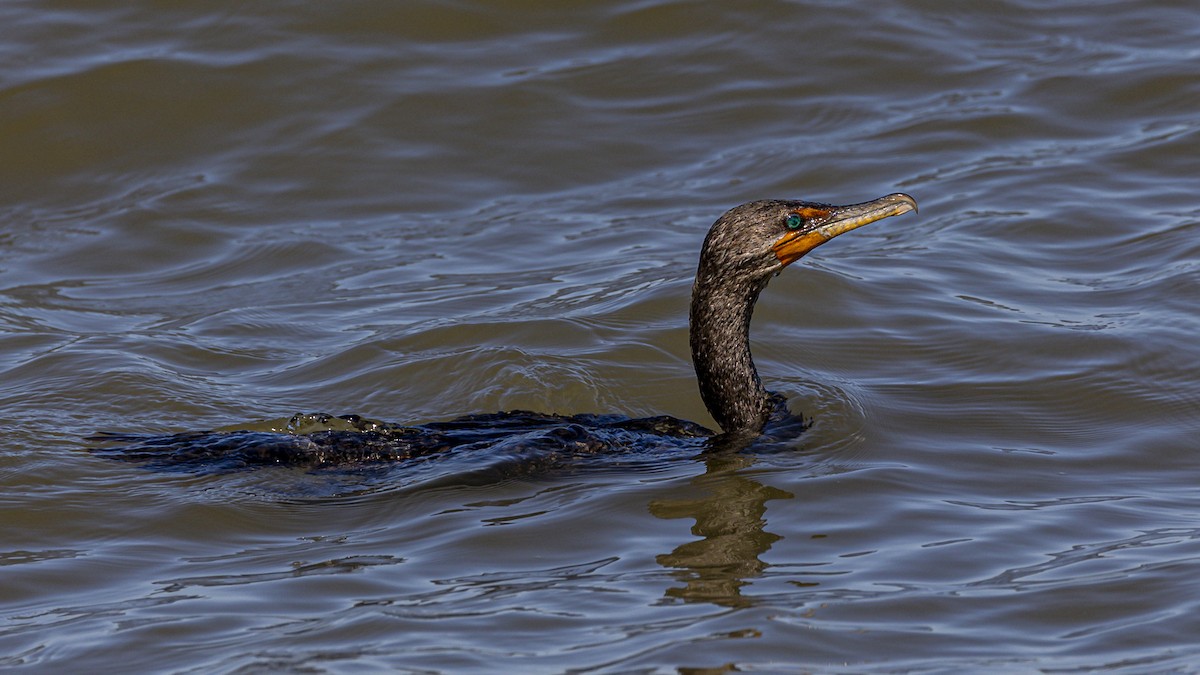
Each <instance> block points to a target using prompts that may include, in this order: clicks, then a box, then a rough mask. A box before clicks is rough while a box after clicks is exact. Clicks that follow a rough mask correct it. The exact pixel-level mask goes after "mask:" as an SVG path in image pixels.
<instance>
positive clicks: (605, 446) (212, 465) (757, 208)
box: [90, 193, 916, 469]
mask: <svg viewBox="0 0 1200 675" xmlns="http://www.w3.org/2000/svg"><path fill="white" fill-rule="evenodd" d="M914 209H916V202H915V201H914V200H913V198H912V197H909V196H908V195H905V194H899V193H897V194H892V195H888V196H886V197H881V198H880V199H876V200H873V201H870V202H864V203H862V204H852V205H848V206H834V205H830V204H821V203H816V202H804V201H793V200H764V201H756V202H749V203H747V204H742V205H741V206H737V207H734V208H733V209H730V210H729V211H727V212H726V213H725V214H724V215H722V216H721V217H720V218H719V219H718V220H717V221H716V223H714V224H713V226H712V228H711V229H710V230H709V232H708V235H707V236H706V237H705V239H704V245H703V247H702V248H701V251H700V261H699V265H698V267H697V270H696V279H695V282H694V284H693V286H692V302H691V309H690V312H689V335H690V346H691V352H692V362H693V365H694V366H695V369H696V380H697V384H698V385H699V388H700V396H701V398H702V399H703V401H704V404H705V406H706V407H707V408H708V411H709V413H710V414H711V415H712V417H713V419H714V420H716V422H717V424H719V425H720V427H721V429H722V431H723V432H724V433H723V434H722V435H721V436H720V438H723V439H742V440H743V441H744V440H746V439H752V438H754V437H756V436H758V435H759V434H761V433H762V432H763V430H764V428H765V427H766V426H767V425H768V423H771V424H774V423H775V422H776V420H777V419H782V418H785V417H787V410H786V407H785V406H784V405H783V400H782V398H781V397H779V396H776V395H772V394H770V393H769V392H768V391H767V390H766V388H765V387H764V386H763V383H762V380H761V379H760V378H759V375H758V371H757V370H756V369H755V367H754V360H753V358H752V357H751V354H750V337H749V336H750V319H751V317H752V315H753V313H754V305H755V303H756V302H757V300H758V296H759V294H760V293H761V292H762V290H763V289H764V288H766V286H767V282H769V281H770V279H771V278H772V277H773V276H774V275H776V274H778V273H779V272H780V271H781V270H782V269H783V268H784V267H786V266H787V265H789V264H791V263H793V262H795V261H796V260H799V259H800V258H801V257H802V256H804V255H805V254H806V253H808V252H809V251H811V250H812V249H813V248H816V247H817V246H819V245H820V244H822V243H824V242H825V241H828V240H829V239H832V238H833V237H836V236H838V235H839V234H842V233H844V232H848V231H850V230H852V229H855V228H857V227H860V226H862V225H866V224H868V223H871V222H874V221H877V220H880V219H882V218H887V217H888V216H894V215H900V214H903V213H907V212H908V211H912V210H914ZM302 418H303V419H305V420H308V422H309V423H310V424H309V425H308V427H309V429H308V430H303V431H297V429H294V428H293V429H291V433H287V432H264V431H249V430H238V431H205V432H187V433H181V434H173V435H165V436H164V435H158V436H149V435H132V434H102V435H99V436H95V437H92V438H91V439H90V440H94V441H102V442H104V443H105V447H102V448H97V449H96V450H95V451H96V452H98V453H102V454H104V455H105V456H109V457H114V458H122V459H131V460H138V461H147V462H151V463H154V464H157V465H177V466H181V467H182V466H187V467H197V468H209V469H233V468H240V467H244V466H251V465H264V464H273V465H297V466H306V467H321V466H336V465H346V464H353V463H362V462H397V461H408V460H416V459H421V458H427V457H431V456H437V455H441V454H445V453H447V452H448V451H451V450H461V449H467V448H470V449H481V448H495V447H498V446H505V447H509V448H514V447H521V448H527V449H528V452H524V454H530V453H532V454H533V455H535V456H538V457H541V458H542V459H546V458H551V457H557V458H561V457H564V456H573V455H579V454H597V453H603V452H609V451H612V450H623V449H629V448H638V447H642V448H646V447H648V448H650V449H653V448H654V447H656V446H661V445H686V446H691V445H697V439H705V438H707V437H709V436H711V435H712V432H711V431H709V430H707V429H705V428H704V427H702V426H700V425H697V424H694V423H691V422H686V421H683V420H677V419H674V418H670V417H653V418H644V419H629V418H625V417H621V416H618V415H573V416H564V415H544V414H539V413H530V412H523V411H514V412H507V413H494V414H486V415H472V416H468V417H463V418H459V419H457V420H452V421H449V422H439V423H432V424H426V425H421V426H400V425H393V424H385V423H379V422H371V421H368V420H364V419H362V418H359V417H357V416H345V417H339V418H333V417H330V416H297V417H295V418H293V422H295V421H296V420H300V419H302ZM314 419H316V420H318V421H319V422H320V424H318V425H317V426H316V427H315V428H316V429H318V430H316V431H312V430H311V429H312V428H313V426H312V424H311V423H312V422H313V420H314ZM793 422H794V420H793ZM802 426H803V425H802V424H800V425H797V424H792V425H789V426H788V430H789V431H791V430H795V429H799V428H802ZM710 441H711V439H710V440H709V441H705V442H710ZM710 444H711V443H710Z"/></svg>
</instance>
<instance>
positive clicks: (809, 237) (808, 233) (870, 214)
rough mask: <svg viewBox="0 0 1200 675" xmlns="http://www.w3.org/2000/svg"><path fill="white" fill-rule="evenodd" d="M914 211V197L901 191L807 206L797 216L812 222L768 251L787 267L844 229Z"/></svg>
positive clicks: (845, 230)
mask: <svg viewBox="0 0 1200 675" xmlns="http://www.w3.org/2000/svg"><path fill="white" fill-rule="evenodd" d="M916 210H917V200H915V199H913V198H912V197H910V196H908V195H906V194H904V193H902V192H897V193H895V194H890V195H888V196H886V197H880V198H879V199H875V200H873V201H869V202H863V203H861V204H850V205H848V206H830V207H824V206H822V207H821V208H806V209H803V211H804V213H801V214H800V215H803V216H805V217H806V218H808V219H809V222H810V223H811V224H810V225H809V226H806V227H804V228H801V229H799V230H796V231H794V232H788V233H787V234H785V235H783V236H782V237H780V238H779V239H778V240H777V241H776V242H775V243H774V244H773V245H772V246H771V250H772V251H773V252H774V253H775V257H776V258H778V259H779V262H780V263H782V264H783V265H785V266H787V265H790V264H792V263H794V262H796V261H797V260H799V259H800V258H802V257H804V254H806V253H808V252H809V251H811V250H813V249H814V248H816V247H818V246H820V245H821V244H824V243H825V242H827V241H829V240H830V239H833V238H834V237H836V236H838V235H839V234H842V233H843V232H849V231H850V230H853V229H855V228H859V227H862V226H863V225H867V224H868V223H873V222H875V221H877V220H883V219H884V218H887V217H889V216H898V215H900V214H903V213H908V212H909V211H916Z"/></svg>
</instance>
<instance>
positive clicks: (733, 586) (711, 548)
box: [650, 452, 794, 607]
mask: <svg viewBox="0 0 1200 675" xmlns="http://www.w3.org/2000/svg"><path fill="white" fill-rule="evenodd" d="M753 463H754V457H753V456H752V455H747V454H742V453H733V452H717V453H711V454H709V455H707V456H706V457H705V458H704V465H705V472H704V474H703V475H700V476H697V477H695V478H693V479H692V480H691V486H692V487H694V488H695V489H697V490H699V491H701V492H702V494H701V495H699V496H697V497H694V498H683V499H661V500H656V501H653V502H651V503H650V513H651V514H653V515H655V516H657V517H659V518H664V519H672V518H692V519H695V521H696V524H695V525H693V526H692V534H694V535H696V536H698V537H700V539H696V540H694V541H690V542H687V543H685V544H681V545H679V546H677V547H676V548H675V550H674V551H671V552H670V553H664V554H662V555H659V556H658V557H657V559H656V560H657V562H658V564H660V565H662V566H663V567H666V568H669V569H671V570H673V574H674V576H675V577H676V578H677V579H678V580H679V581H681V582H682V583H683V585H682V586H679V587H674V588H669V589H667V591H666V595H667V597H670V598H678V599H680V600H685V601H687V602H709V603H713V604H716V605H721V606H724V607H742V606H747V605H750V604H753V600H752V599H751V598H748V597H745V596H743V595H742V590H741V589H742V587H743V586H745V585H746V584H747V583H750V582H749V581H748V580H750V579H753V578H755V577H758V576H759V575H761V574H762V572H763V570H764V569H765V568H766V563H764V562H763V561H762V560H761V558H760V556H761V555H762V554H764V553H766V552H767V551H768V550H770V548H771V545H772V544H774V543H775V542H776V541H778V540H779V538H780V537H779V535H777V534H773V533H771V532H768V531H767V530H766V525H767V521H766V517H765V514H766V511H767V502H768V501H770V500H772V499H791V498H792V497H794V495H793V494H792V493H790V492H787V491H785V490H780V489H778V488H774V487H771V486H769V485H763V484H762V483H760V482H758V481H756V480H754V479H752V478H749V477H747V476H746V474H745V473H744V470H745V469H747V468H749V467H750V466H751V465H752V464H753Z"/></svg>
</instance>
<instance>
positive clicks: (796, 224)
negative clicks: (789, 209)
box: [786, 213, 804, 230]
mask: <svg viewBox="0 0 1200 675" xmlns="http://www.w3.org/2000/svg"><path fill="white" fill-rule="evenodd" d="M786 222H787V228H788V229H789V230H798V229H800V226H801V225H803V224H804V218H802V217H800V216H799V215H798V214H795V213H793V214H792V215H790V216H788V217H787V221H786Z"/></svg>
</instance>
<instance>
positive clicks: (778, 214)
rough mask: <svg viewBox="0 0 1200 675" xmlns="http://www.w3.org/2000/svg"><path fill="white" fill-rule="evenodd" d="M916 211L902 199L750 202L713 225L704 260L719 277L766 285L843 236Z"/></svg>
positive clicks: (899, 195)
mask: <svg viewBox="0 0 1200 675" xmlns="http://www.w3.org/2000/svg"><path fill="white" fill-rule="evenodd" d="M916 208H917V202H916V200H914V199H913V198H912V197H910V196H908V195H906V194H902V193H895V194H890V195H887V196H886V197H880V198H879V199H875V200H872V201H869V202H863V203H861V204H848V205H845V206H835V205H833V204H822V203H818V202H806V201H794V200H780V199H769V200H762V201H756V202H749V203H746V204H742V205H741V206H735V207H734V208H732V209H730V210H729V211H727V212H726V213H725V215H723V216H721V217H720V218H719V219H718V220H717V222H716V223H714V224H713V226H712V229H711V230H709V232H708V236H707V237H706V238H705V240H704V252H703V254H702V258H707V259H708V264H709V265H710V266H712V267H711V269H710V271H711V272H712V273H714V274H715V275H717V276H720V277H726V278H727V277H729V276H731V275H732V276H744V277H749V278H762V279H764V280H765V279H768V278H770V276H771V275H772V274H775V273H777V272H779V271H780V270H782V269H783V268H784V267H786V266H788V265H790V264H792V263H794V262H796V261H797V260H799V259H800V258H802V257H804V255H805V254H807V253H808V252H809V251H811V250H813V249H814V248H816V247H818V246H820V245H821V244H824V243H825V242H827V241H829V240H830V239H833V238H834V237H836V236H838V235H839V234H842V233H844V232H849V231H850V230H853V229H856V228H859V227H862V226H863V225H867V224H868V223H873V222H875V221H877V220H882V219H883V218H887V217H889V216H898V215H900V214H902V213H908V212H909V211H915V210H916ZM763 283H765V281H764V282H763Z"/></svg>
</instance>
